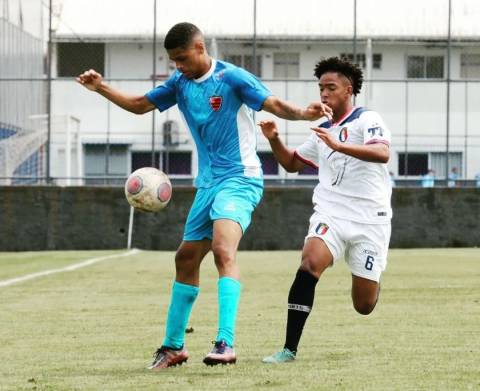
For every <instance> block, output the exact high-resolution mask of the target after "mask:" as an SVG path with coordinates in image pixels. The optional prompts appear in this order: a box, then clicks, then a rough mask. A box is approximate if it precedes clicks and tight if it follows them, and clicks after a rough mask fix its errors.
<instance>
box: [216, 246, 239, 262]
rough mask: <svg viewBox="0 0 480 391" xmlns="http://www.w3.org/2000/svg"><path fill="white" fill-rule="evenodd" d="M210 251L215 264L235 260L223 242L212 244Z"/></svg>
mask: <svg viewBox="0 0 480 391" xmlns="http://www.w3.org/2000/svg"><path fill="white" fill-rule="evenodd" d="M212 253H213V257H214V259H215V264H217V265H225V264H228V263H232V262H234V261H235V256H234V254H233V252H232V251H231V249H230V248H229V247H228V246H226V245H224V244H213V245H212Z"/></svg>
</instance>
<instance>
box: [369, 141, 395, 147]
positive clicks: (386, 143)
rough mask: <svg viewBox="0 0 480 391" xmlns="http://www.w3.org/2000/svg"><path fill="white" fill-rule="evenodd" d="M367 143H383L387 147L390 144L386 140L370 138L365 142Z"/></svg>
mask: <svg viewBox="0 0 480 391" xmlns="http://www.w3.org/2000/svg"><path fill="white" fill-rule="evenodd" d="M368 144H385V145H386V146H387V147H389V146H390V143H389V142H388V141H387V140H370V141H367V142H366V143H365V145H368Z"/></svg>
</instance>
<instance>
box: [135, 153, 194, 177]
mask: <svg viewBox="0 0 480 391" xmlns="http://www.w3.org/2000/svg"><path fill="white" fill-rule="evenodd" d="M160 160H161V162H162V165H161V166H160ZM154 162H155V163H154V167H156V168H161V169H162V170H163V171H164V172H165V173H166V174H168V175H192V152H191V151H168V152H167V151H162V152H161V153H160V152H155V153H154ZM141 167H152V153H151V152H144V151H135V152H132V171H135V170H137V169H139V168H141Z"/></svg>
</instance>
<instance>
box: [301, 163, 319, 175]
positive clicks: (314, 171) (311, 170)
mask: <svg viewBox="0 0 480 391" xmlns="http://www.w3.org/2000/svg"><path fill="white" fill-rule="evenodd" d="M298 175H318V168H315V167H312V166H309V165H308V164H306V165H305V167H303V168H302V169H301V170H300V171H299V172H298Z"/></svg>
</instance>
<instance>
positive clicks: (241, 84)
mask: <svg viewBox="0 0 480 391" xmlns="http://www.w3.org/2000/svg"><path fill="white" fill-rule="evenodd" d="M228 81H229V83H230V85H231V86H232V88H233V90H234V91H235V93H236V94H237V96H238V97H239V98H240V99H241V100H242V101H243V102H244V103H245V104H246V105H247V106H248V107H250V108H251V109H253V110H255V111H260V110H261V109H262V106H263V102H265V99H267V98H268V97H269V96H270V95H273V94H272V93H271V92H270V90H269V89H268V88H267V87H265V86H264V85H263V84H262V82H261V81H260V80H259V79H258V78H257V77H255V76H254V75H252V74H251V73H250V72H247V71H246V70H245V69H242V68H235V69H234V70H232V71H231V72H230V73H229V75H228Z"/></svg>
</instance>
